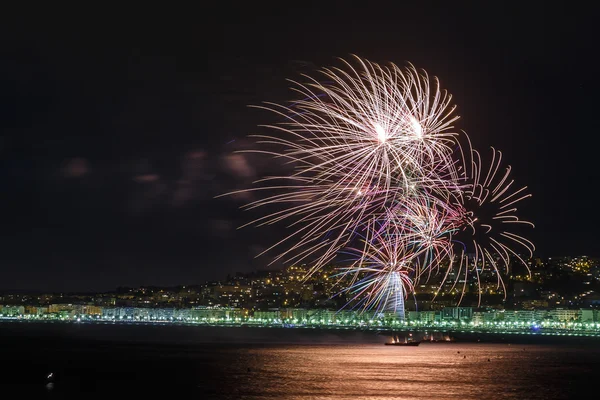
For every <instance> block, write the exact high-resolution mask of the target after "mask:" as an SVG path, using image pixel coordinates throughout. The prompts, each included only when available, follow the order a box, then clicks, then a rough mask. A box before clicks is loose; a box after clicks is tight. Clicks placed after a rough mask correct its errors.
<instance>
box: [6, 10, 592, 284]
mask: <svg viewBox="0 0 600 400" xmlns="http://www.w3.org/2000/svg"><path fill="white" fill-rule="evenodd" d="M411 7H413V8H406V9H403V10H404V11H405V12H407V13H412V14H419V13H422V12H425V14H427V15H429V16H430V19H428V21H426V22H423V21H422V20H419V21H418V22H414V23H411V22H409V21H406V20H404V22H403V25H405V26H404V27H402V28H398V27H395V25H397V24H393V23H392V22H394V21H393V17H386V16H385V15H383V16H381V17H380V18H382V19H383V20H385V21H387V22H388V23H382V21H378V20H369V21H362V19H360V18H359V15H358V14H356V15H346V16H342V15H338V17H341V18H339V19H338V18H336V19H333V20H329V19H328V18H329V17H328V16H324V17H321V18H323V19H321V20H319V17H315V19H314V20H310V21H307V20H306V19H305V18H304V16H298V15H296V16H294V15H293V13H288V14H286V15H281V16H278V17H277V18H271V16H270V15H268V14H266V13H263V11H264V10H243V9H239V10H235V11H232V12H233V14H231V13H229V12H228V13H224V10H217V9H208V10H207V11H208V12H207V13H206V15H207V16H209V19H216V20H219V21H223V22H225V21H228V20H229V25H225V26H227V27H228V28H227V29H226V30H225V31H227V32H225V33H223V34H222V35H220V36H219V35H217V36H218V37H215V35H211V33H212V31H211V29H210V28H207V27H206V26H204V25H203V24H202V21H186V22H185V23H181V24H178V25H179V27H178V28H176V27H175V23H174V22H170V23H165V27H167V29H165V30H160V29H156V28H155V25H154V24H150V23H148V24H144V23H141V22H140V23H139V25H138V26H136V27H135V29H134V28H132V27H131V24H130V22H129V21H128V20H127V19H126V18H124V19H123V20H120V21H119V20H117V19H116V17H112V19H110V21H111V22H112V24H111V31H110V32H104V31H102V30H100V29H99V25H96V24H95V23H91V24H89V26H86V25H88V24H87V22H82V21H69V22H66V21H63V22H64V24H58V23H57V21H60V18H58V20H52V21H38V20H36V19H35V18H34V19H32V20H30V21H28V22H22V21H18V23H15V24H14V26H13V25H10V24H8V25H6V26H4V27H3V29H5V30H6V31H7V32H9V33H12V35H7V37H11V38H12V39H14V40H10V41H7V42H6V44H7V46H8V47H7V48H8V50H7V52H6V54H5V55H3V56H2V57H3V61H4V63H3V64H4V66H5V67H4V68H5V69H4V74H3V75H2V82H3V85H4V87H5V89H6V90H4V93H3V100H2V111H0V112H1V113H2V116H3V121H4V122H3V123H4V126H3V131H4V132H6V135H5V136H4V137H3V139H2V142H1V143H0V152H1V153H0V156H1V157H2V160H3V168H2V170H1V171H2V181H3V184H4V188H5V190H4V193H6V196H3V197H2V199H1V200H0V201H1V203H0V205H1V206H2V207H1V209H2V210H3V211H2V212H3V213H4V214H3V216H2V220H3V223H2V229H3V240H2V242H1V243H2V244H1V245H0V246H1V247H0V250H1V251H0V270H1V271H2V274H3V277H2V279H1V280H0V289H23V290H28V289H44V288H46V287H47V288H55V289H57V290H65V289H67V290H68V289H78V288H85V289H86V290H94V289H98V288H103V289H105V288H109V287H116V286H118V285H120V284H124V285H130V286H140V285H161V284H166V285H174V284H177V283H181V282H195V281H202V280H210V279H212V278H215V277H218V276H223V275H226V274H227V273H230V274H231V273H235V272H237V271H238V270H241V271H246V272H248V271H252V270H256V269H258V268H259V267H264V266H266V265H267V264H268V263H269V261H270V260H269V258H268V257H262V258H259V259H254V256H255V255H256V254H257V253H259V252H260V250H262V249H264V248H265V247H267V246H268V245H270V244H271V243H272V241H273V240H272V239H273V238H276V237H278V235H279V232H278V231H277V230H276V229H271V230H270V229H260V230H253V229H242V230H236V229H235V228H236V227H237V226H239V225H242V224H243V223H245V222H247V221H249V220H250V219H251V215H248V214H245V213H241V212H239V210H238V206H239V205H240V204H241V202H240V201H236V200H232V201H229V200H215V199H213V197H214V196H215V195H218V194H220V193H222V192H225V191H227V190H232V189H236V188H240V187H245V186H246V185H248V184H249V182H250V181H252V179H253V178H254V177H256V176H257V175H258V172H264V171H268V170H269V168H270V164H269V161H268V160H267V159H259V158H251V159H250V158H245V157H242V156H239V155H236V154H234V153H233V151H235V150H239V149H241V148H243V147H244V146H245V145H246V139H245V137H246V136H247V135H248V134H251V133H255V132H256V131H257V128H256V125H257V124H259V123H265V122H270V120H269V119H268V117H265V115H262V114H261V113H259V112H256V111H253V110H249V109H248V108H247V107H246V106H247V105H249V104H259V103H260V102H262V101H284V100H285V99H288V98H289V96H290V92H289V90H288V86H289V85H288V83H287V82H286V81H285V79H286V78H292V79H294V78H297V76H298V74H299V73H301V72H310V71H312V70H314V69H315V68H318V67H322V66H325V65H329V64H331V63H332V61H333V60H334V58H335V57H346V56H347V55H348V54H349V53H357V54H359V55H362V56H365V57H368V58H371V59H373V60H375V61H377V62H381V63H385V62H387V61H391V62H396V63H398V64H402V63H404V62H405V61H408V60H410V61H412V62H414V63H415V65H416V66H417V67H419V68H425V69H427V70H428V71H429V72H430V73H431V74H432V75H435V76H439V77H440V79H441V80H442V82H443V85H444V87H446V88H448V89H449V91H450V92H451V93H452V94H453V95H454V103H455V104H456V105H458V110H459V114H460V115H461V116H462V118H461V120H460V121H459V122H458V125H457V126H458V127H459V128H461V129H465V130H466V131H467V132H469V134H470V136H471V138H472V139H473V141H474V142H476V143H477V144H480V145H482V144H483V146H479V147H482V150H483V149H485V146H487V145H488V143H489V144H491V145H498V147H499V148H502V149H507V150H508V149H510V151H507V152H506V153H505V156H506V158H507V160H508V162H509V163H510V164H511V165H513V166H514V171H515V173H516V174H517V175H516V176H515V178H516V179H517V181H518V183H519V184H523V185H528V186H529V188H530V192H531V193H533V198H532V199H530V200H529V201H528V204H527V206H526V209H524V212H523V214H524V215H525V214H527V215H528V216H530V219H531V220H532V221H533V222H534V223H535V224H536V227H537V228H536V229H535V230H534V231H533V233H532V235H531V236H532V239H533V241H534V243H536V245H537V250H538V253H539V254H541V255H544V256H548V255H550V256H552V254H549V253H557V254H560V253H562V254H585V253H588V254H589V255H590V256H597V255H598V253H597V250H596V248H597V247H596V242H597V239H598V237H597V233H596V232H595V231H594V226H596V225H597V224H598V222H600V221H598V216H597V215H595V214H594V213H590V210H589V207H587V206H585V205H586V204H588V202H589V201H590V200H589V199H587V196H590V195H588V194H586V193H581V189H582V188H586V183H587V184H589V182H594V181H595V180H596V179H597V174H598V169H597V168H594V157H593V156H594V148H595V146H594V145H593V144H594V140H595V139H591V140H592V141H591V142H589V141H587V140H586V136H581V135H580V134H579V133H580V132H581V133H582V134H583V135H585V134H587V132H589V129H590V128H591V127H593V121H592V119H591V118H592V117H591V115H593V113H592V112H591V111H592V110H593V94H594V92H595V88H596V87H597V83H596V82H595V81H590V80H589V79H587V78H586V76H588V73H591V72H593V68H592V67H591V65H593V64H592V63H589V62H588V57H590V55H589V54H591V53H589V52H587V49H588V48H591V47H590V45H591V39H590V36H588V35H586V34H585V29H586V24H585V21H584V22H581V21H579V22H578V23H579V24H580V25H582V29H581V30H578V31H576V32H571V31H570V30H569V29H568V28H567V27H565V26H564V25H563V22H562V21H563V20H564V19H563V14H562V11H560V10H557V9H552V8H550V7H548V6H545V7H544V8H542V9H540V8H538V7H535V6H529V8H527V7H524V8H523V7H521V8H519V9H518V12H517V13H513V11H514V10H512V9H511V7H510V6H498V8H484V7H483V6H475V8H476V9H468V8H464V9H459V10H454V11H451V10H449V9H444V8H437V9H436V10H435V12H434V11H433V10H432V9H427V8H426V7H424V8H423V10H421V9H420V8H419V7H417V6H411ZM477 7H482V8H481V9H479V8H477ZM503 7H505V8H503ZM326 8H327V7H325V6H324V7H323V10H322V11H323V12H324V15H328V14H327V13H326V12H325V9H326ZM246 11H252V12H251V13H248V15H255V16H256V18H253V19H252V21H249V20H248V21H244V18H243V17H244V15H245V14H246ZM390 14H394V13H390ZM261 15H262V17H261ZM474 17H475V18H474ZM238 18H239V20H238ZM386 18H389V20H386ZM583 18H585V17H583ZM359 19H360V20H361V21H362V23H363V24H364V25H365V32H369V33H364V32H362V33H361V34H360V35H358V34H355V33H353V32H352V21H357V20H359ZM325 21H327V22H330V24H325V23H324V22H325ZM506 21H511V24H506V23H505V22H506ZM21 22H22V24H21ZM421 24H424V25H426V29H425V27H424V26H421ZM17 25H20V26H17ZM49 25H62V29H56V30H53V31H51V32H48V27H49ZM320 26H329V27H330V28H329V29H330V30H331V31H330V32H329V33H330V34H325V35H323V34H322V33H321V32H320V31H319V29H320V28H319V27H320ZM169 28H172V29H169ZM417 28H418V29H417ZM415 30H418V31H419V32H421V34H419V37H420V39H421V42H420V43H418V44H414V43H412V42H413V37H414V34H411V33H412V32H414V31H415ZM74 31H76V32H78V34H77V35H73V34H72V32H74ZM473 31H476V32H478V33H479V34H478V35H472V34H471V33H472V32H473ZM423 32H424V33H423ZM274 33H275V34H274ZM359 39H360V40H359ZM264 43H269V45H267V46H265V45H264ZM374 44H375V45H374ZM205 54H209V55H210V57H208V60H207V59H206V57H203V55H205ZM475 54H476V55H477V56H475ZM507 60H509V61H507ZM565 77H566V78H565ZM570 78H572V79H570ZM594 85H596V86H594ZM557 98H559V99H561V100H560V101H557V100H556V99H557ZM565 132H568V133H569V134H565ZM570 132H573V134H570ZM588 144H589V145H588ZM580 204H583V205H584V206H581V205H580Z"/></svg>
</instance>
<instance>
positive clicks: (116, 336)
mask: <svg viewBox="0 0 600 400" xmlns="http://www.w3.org/2000/svg"><path fill="white" fill-rule="evenodd" d="M433 332H435V333H437V334H440V333H442V334H444V335H447V336H449V337H451V338H452V339H454V340H455V342H437V343H435V345H439V346H444V345H448V344H450V343H507V344H512V343H515V344H517V343H518V344H585V345H600V337H598V336H585V335H575V334H571V335H568V334H560V333H556V334H542V333H539V332H537V333H536V332H518V331H515V332H484V331H474V330H470V331H465V330H456V329H455V330H452V329H444V330H440V329H438V330H435V329H429V328H419V329H397V330H392V329H387V328H384V329H382V328H378V329H375V328H371V329H357V328H351V327H345V328H339V327H305V326H304V327H298V326H296V327H283V326H268V325H267V326H252V325H241V324H237V325H234V324H229V325H218V324H212V325H209V324H194V325H192V324H185V323H181V324H177V323H139V322H137V323H136V322H116V323H115V322H71V321H69V322H56V321H51V322H50V321H22V320H20V321H15V320H2V321H0V340H19V341H28V340H45V341H57V340H58V341H64V340H68V341H73V342H80V341H86V342H89V341H93V342H123V343H131V344H135V343H139V344H144V343H146V344H150V343H155V344H165V345H167V344H186V345H193V344H229V345H232V344H233V345H242V344H299V345H300V344H361V343H362V344H383V343H385V342H388V341H389V340H390V337H391V335H392V333H396V334H398V335H400V336H403V335H407V336H408V335H409V334H413V335H414V336H422V335H425V334H430V333H433ZM432 344H433V343H432Z"/></svg>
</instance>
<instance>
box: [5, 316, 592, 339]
mask: <svg viewBox="0 0 600 400" xmlns="http://www.w3.org/2000/svg"><path fill="white" fill-rule="evenodd" d="M2 323H11V324H61V325H121V326H136V325H137V326H179V327H183V326H185V327H207V328H211V327H213V328H230V329H239V328H254V329H283V330H295V331H317V332H318V331H334V332H335V331H337V332H371V333H381V334H386V333H390V334H391V333H392V332H407V333H409V332H417V333H426V334H429V333H431V334H433V333H438V334H445V335H451V336H452V335H457V334H458V335H461V336H462V335H466V336H476V335H483V336H498V335H511V336H514V337H518V336H520V337H531V338H534V337H547V338H549V337H554V338H569V337H570V338H599V339H600V331H595V330H594V331H588V330H576V329H549V328H538V329H535V330H534V329H532V328H516V329H507V328H505V327H501V328H500V327H499V328H496V329H494V328H492V329H490V328H482V327H458V326H435V325H418V326H417V325H414V326H411V325H400V326H369V325H366V326H349V325H332V324H310V325H309V324H286V323H251V322H242V323H240V322H222V321H215V322H188V321H145V320H102V319H98V320H95V319H85V320H79V321H78V320H72V319H65V320H60V319H38V318H30V319H27V318H14V317H13V318H10V317H8V318H7V317H2V318H0V324H2Z"/></svg>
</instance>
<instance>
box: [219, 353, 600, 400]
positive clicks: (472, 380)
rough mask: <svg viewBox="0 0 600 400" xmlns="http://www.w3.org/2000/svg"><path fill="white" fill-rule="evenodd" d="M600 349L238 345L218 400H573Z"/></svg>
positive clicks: (588, 377)
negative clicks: (227, 381)
mask: <svg viewBox="0 0 600 400" xmlns="http://www.w3.org/2000/svg"><path fill="white" fill-rule="evenodd" d="M598 355H600V354H599V353H598V351H591V352H590V351H585V350H581V349H573V348H567V347H550V346H536V345H512V346H510V345H506V344H459V343H452V344H450V343H443V344H440V343H437V344H436V343H422V344H421V345H420V346H419V347H390V346H382V345H346V346H344V345H333V346H322V345H319V346H307V345H302V346H278V347H266V348H249V349H237V350H236V357H235V358H236V362H233V363H231V364H230V365H229V366H228V368H226V371H225V372H226V376H227V377H228V379H229V380H230V382H231V383H232V386H231V387H229V388H228V390H226V392H227V394H226V393H224V392H225V391H224V392H221V394H222V395H223V397H219V398H232V399H233V398H240V399H250V398H252V399H259V398H275V399H378V400H381V399H498V398H503V399H561V398H572V396H573V395H574V394H576V393H575V392H576V391H577V392H581V393H585V387H586V385H590V384H591V379H592V377H593V374H594V368H595V366H596V365H597V364H596V361H595V360H596V359H597V358H598ZM595 364H596V365H595ZM248 368H249V369H248ZM234 382H235V383H234ZM575 386H576V387H575ZM588 388H593V387H592V386H588Z"/></svg>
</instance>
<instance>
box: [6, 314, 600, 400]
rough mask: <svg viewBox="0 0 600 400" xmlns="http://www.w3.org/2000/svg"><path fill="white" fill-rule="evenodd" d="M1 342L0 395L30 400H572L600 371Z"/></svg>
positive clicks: (449, 350)
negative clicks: (184, 397) (185, 397)
mask: <svg viewBox="0 0 600 400" xmlns="http://www.w3.org/2000/svg"><path fill="white" fill-rule="evenodd" d="M513 339H514V338H513ZM0 340H1V342H0V343H1V345H0V349H1V350H0V351H1V361H2V363H1V365H2V367H1V371H0V372H1V373H0V388H1V391H0V393H7V391H9V390H10V393H19V394H21V395H29V394H34V393H35V394H39V397H38V396H36V398H44V397H55V398H60V397H68V396H69V395H71V394H74V395H75V394H77V395H80V394H84V395H86V397H87V398H89V397H95V396H94V395H98V396H99V397H103V398H106V397H107V396H115V397H117V398H120V396H123V395H128V396H131V395H134V396H136V397H134V398H138V396H139V397H140V398H142V396H148V395H152V396H153V397H152V398H155V397H154V396H159V395H160V396H163V395H164V396H173V395H177V394H191V395H193V396H195V397H194V398H196V399H336V400H337V399H569V398H588V396H589V394H591V393H594V392H596V390H597V389H596V387H597V381H596V379H597V378H596V377H597V376H598V372H600V344H599V342H598V341H581V340H580V341H578V342H571V343H569V342H565V341H564V340H563V341H562V342H560V343H559V342H556V343H550V342H546V343H543V344H531V343H516V342H515V341H514V340H513V343H507V342H504V343H483V342H479V343H477V342H475V343H467V342H456V343H422V344H421V345H420V346H418V347H391V346H383V345H382V343H383V342H385V341H387V337H386V336H378V335H375V334H373V333H368V332H331V331H301V330H293V331H292V330H289V329H287V330H283V329H259V328H247V329H241V328H238V329H236V328H195V327H194V328H192V327H173V326H123V325H106V326H102V325H63V324H23V323H21V324H17V323H12V324H9V323H0ZM49 373H53V383H54V387H53V389H52V390H48V389H47V388H46V384H47V382H48V381H47V380H46V377H47V375H48V374H49ZM2 397H3V398H4V396H2Z"/></svg>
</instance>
